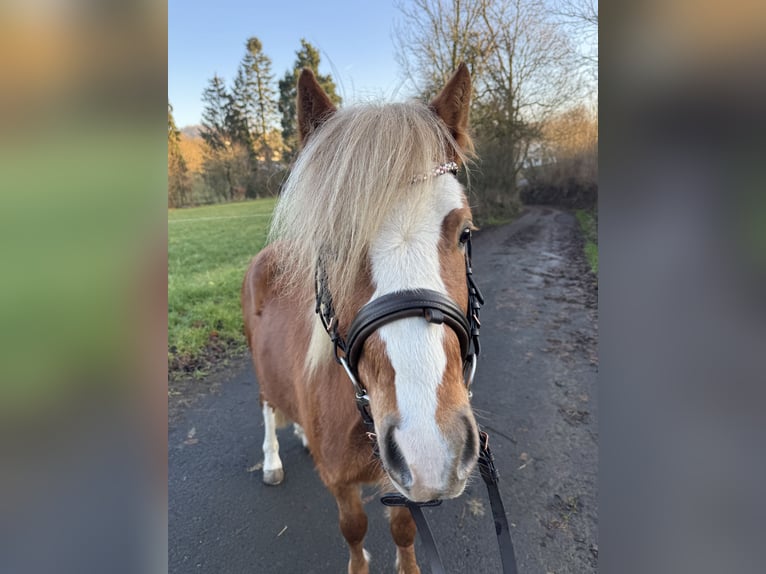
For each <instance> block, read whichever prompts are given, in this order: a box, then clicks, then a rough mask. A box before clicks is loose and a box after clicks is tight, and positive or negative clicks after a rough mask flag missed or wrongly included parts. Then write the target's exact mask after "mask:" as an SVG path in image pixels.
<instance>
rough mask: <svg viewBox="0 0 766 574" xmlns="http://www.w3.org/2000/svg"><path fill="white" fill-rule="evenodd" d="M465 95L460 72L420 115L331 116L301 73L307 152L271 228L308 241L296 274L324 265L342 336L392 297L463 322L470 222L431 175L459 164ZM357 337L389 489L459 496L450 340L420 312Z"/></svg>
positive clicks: (467, 457)
mask: <svg viewBox="0 0 766 574" xmlns="http://www.w3.org/2000/svg"><path fill="white" fill-rule="evenodd" d="M470 95H471V79H470V75H469V73H468V70H467V68H466V67H465V66H464V65H461V66H460V68H459V69H458V70H457V72H456V73H455V75H454V76H453V77H452V78H451V79H450V80H449V82H448V83H447V85H446V86H445V87H444V89H443V90H442V92H441V93H440V94H439V95H438V96H437V97H436V98H435V99H434V100H433V101H432V102H431V104H430V105H429V106H425V105H422V104H414V103H408V104H389V105H383V106H359V107H356V108H350V109H341V110H339V111H336V110H335V108H334V106H333V105H332V103H331V101H330V99H329V98H328V97H327V95H326V94H325V93H324V92H323V91H322V90H321V88H320V87H319V85H318V84H317V82H316V80H315V78H314V76H313V74H311V73H310V72H309V71H306V70H304V72H303V74H302V75H301V77H300V80H299V83H298V108H297V109H298V120H299V128H300V136H301V140H302V142H303V143H304V150H303V152H302V153H301V155H300V156H299V158H298V161H297V163H296V166H295V168H294V170H293V175H292V176H291V181H288V184H287V186H286V190H285V193H284V195H285V196H287V197H283V203H284V205H285V207H280V209H279V210H278V212H277V221H278V225H281V228H282V229H286V228H288V227H300V228H301V229H300V232H301V233H304V234H307V235H308V236H309V237H311V240H310V241H309V243H312V244H313V246H314V247H313V249H314V250H313V251H312V250H311V249H309V250H308V251H306V250H305V249H301V248H299V249H297V251H296V253H295V256H296V257H298V258H299V259H301V258H302V261H303V263H301V264H300V265H304V266H305V265H311V266H312V267H313V265H314V264H315V262H316V261H317V260H319V261H322V267H323V269H322V272H323V273H325V274H326V276H327V289H328V291H329V292H330V294H331V295H332V300H333V307H334V312H335V315H336V317H337V325H338V333H339V334H340V335H341V336H342V337H347V336H348V335H349V329H350V327H351V325H352V323H353V321H354V318H355V317H356V316H357V314H358V313H359V311H360V309H362V308H363V307H364V306H365V305H367V304H369V303H372V302H374V301H376V300H378V299H379V298H381V297H383V296H385V295H388V294H392V293H401V292H410V293H411V292H412V291H413V290H428V291H430V292H436V293H438V294H440V295H442V296H444V297H447V298H449V299H450V300H451V301H453V302H454V303H455V304H456V305H457V307H459V309H460V313H462V314H463V315H465V314H466V313H467V311H468V288H467V284H466V253H465V250H466V241H467V239H468V238H469V237H470V232H471V229H472V228H473V223H472V221H471V211H470V209H469V207H468V204H467V201H466V197H465V194H464V190H463V187H462V185H461V184H460V183H459V182H458V180H457V179H456V177H455V176H454V174H453V173H449V172H448V168H447V169H445V168H444V167H442V168H441V169H440V166H445V165H449V163H448V162H456V163H462V162H463V161H464V159H465V155H466V154H467V153H470V151H471V141H470V138H469V137H468V135H467V123H468V110H469V103H470ZM443 172H446V173H443ZM291 194H292V196H291ZM299 196H300V199H298V197H299ZM312 196H313V197H312ZM307 212H309V213H310V216H311V218H312V219H311V220H309V217H307ZM296 213H299V215H296ZM291 214H292V215H291ZM309 228H310V229H309ZM304 243H305V242H304ZM304 252H305V253H304ZM312 257H314V261H311V258H312ZM296 261H297V260H296ZM309 262H311V263H309ZM303 272H304V273H305V267H304V269H303ZM367 335H368V336H365V339H364V342H363V345H362V347H361V352H360V354H359V358H358V362H357V364H356V365H355V366H354V370H355V371H356V374H357V375H358V378H359V381H360V383H361V385H363V386H364V388H365V389H366V390H367V392H368V394H369V398H370V408H371V413H372V417H373V419H374V421H375V434H376V436H377V441H378V446H379V450H380V456H381V460H382V462H383V466H384V468H385V469H386V471H387V473H388V475H389V477H390V479H391V481H392V482H393V484H394V486H395V487H396V488H397V489H398V490H399V491H400V492H402V494H404V495H405V496H407V497H408V498H410V499H412V500H415V501H425V500H430V499H434V498H452V497H456V496H458V495H460V494H461V493H462V491H463V489H464V488H465V483H466V479H467V478H468V476H469V474H470V473H471V471H472V470H473V468H474V466H475V464H476V460H477V457H478V450H479V448H478V447H479V445H478V440H479V439H478V431H477V426H476V421H475V420H474V416H473V412H472V410H471V407H470V404H469V395H468V391H467V388H466V386H465V383H464V358H465V357H464V353H463V351H464V349H463V350H461V342H460V338H459V337H458V334H457V330H456V329H455V328H454V327H451V326H449V324H448V322H443V323H440V322H439V320H438V319H437V320H432V321H428V320H426V319H425V318H424V317H423V315H421V316H409V317H404V318H396V320H393V321H390V322H385V324H382V325H380V326H376V328H375V329H374V330H373V331H372V332H371V333H368V334H367ZM317 337H319V338H321V340H322V341H327V340H329V338H328V337H327V334H326V333H325V332H324V331H323V330H321V329H320V330H317V331H316V332H315V333H314V336H313V342H312V349H316V346H317V344H316V343H317V342H316V338H317ZM464 342H465V341H464ZM463 346H465V345H463ZM312 352H313V351H312ZM324 353H325V356H326V355H327V350H326V349H325V350H324ZM311 360H312V359H311V358H310V361H309V362H311ZM343 384H344V385H346V384H348V381H346V380H344V381H343ZM347 388H348V391H345V390H344V391H343V392H344V393H346V392H347V393H348V395H347V396H348V400H349V401H351V400H353V393H352V392H351V388H352V387H351V385H350V384H348V387H347ZM339 400H345V399H339Z"/></svg>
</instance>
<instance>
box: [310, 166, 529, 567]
mask: <svg viewBox="0 0 766 574" xmlns="http://www.w3.org/2000/svg"><path fill="white" fill-rule="evenodd" d="M456 170H457V165H456V164H454V163H451V164H442V165H441V166H439V167H438V168H436V169H435V170H434V171H433V172H432V174H430V175H429V176H428V177H435V176H439V175H442V174H443V173H447V172H451V173H453V174H455V173H456ZM416 181H421V180H419V179H414V180H413V182H416ZM464 249H465V276H466V284H467V287H468V308H467V311H465V312H464V311H463V310H462V309H461V308H460V306H459V305H458V304H457V303H456V302H455V301H454V300H453V299H452V298H451V297H449V296H447V295H444V294H442V293H439V292H438V291H434V290H431V289H413V290H404V291H397V292H394V293H388V294H386V295H382V296H380V297H377V298H375V299H373V300H372V301H370V302H369V303H367V304H366V305H364V306H363V307H362V308H361V309H360V310H359V312H358V313H357V314H356V316H355V317H354V319H353V320H352V322H351V325H350V326H349V328H348V332H347V334H346V337H345V338H344V337H343V336H342V335H341V333H340V331H339V328H338V318H337V316H336V314H335V309H334V307H333V302H332V295H331V294H330V290H329V288H328V285H327V276H326V273H325V270H324V267H323V265H322V262H321V260H320V261H317V267H316V273H315V281H314V283H315V289H316V309H315V310H316V313H317V314H318V315H319V318H320V320H321V321H322V325H323V326H324V328H325V330H326V331H327V333H328V335H329V336H330V339H331V340H332V343H333V348H334V352H335V360H336V361H337V362H338V363H340V365H341V366H342V367H343V369H344V370H345V371H346V374H347V375H348V377H349V379H350V380H351V384H352V385H353V387H354V394H355V396H356V406H357V408H358V409H359V414H360V415H361V417H362V422H363V423H364V426H365V428H366V430H367V435H368V437H369V438H370V439H371V441H372V444H373V452H374V453H375V456H376V457H377V456H379V453H378V442H377V440H376V437H375V423H374V421H373V419H372V412H371V411H370V397H369V396H368V394H367V390H366V389H365V387H364V385H363V384H362V383H361V382H360V380H359V370H358V368H359V360H360V358H361V356H362V353H363V350H364V343H365V341H366V340H367V339H368V338H369V337H370V336H371V335H372V334H373V333H375V331H377V330H378V329H380V328H381V327H382V326H384V325H387V324H389V323H392V322H394V321H398V320H399V319H405V318H409V317H423V318H424V319H425V320H426V321H428V322H429V323H432V324H436V325H441V324H444V325H447V326H448V327H450V328H451V329H452V330H453V332H454V333H455V335H457V338H458V341H459V342H460V353H461V356H462V359H463V378H464V381H465V385H466V388H467V389H468V395H469V398H470V396H471V385H472V384H473V378H474V375H475V374H476V364H477V359H478V356H479V353H480V352H481V347H480V345H479V328H480V327H481V322H480V321H479V310H480V309H481V307H482V305H483V304H484V297H483V296H482V294H481V292H480V291H479V288H478V287H477V286H476V283H475V282H474V280H473V269H472V268H471V235H470V232H469V234H468V237H467V239H466V241H465V243H464ZM479 435H480V437H479V438H480V440H479V443H480V445H479V461H478V467H479V472H480V474H481V477H482V479H483V480H484V484H485V485H486V487H487V492H488V495H489V501H490V507H491V509H492V517H493V519H494V522H495V533H496V534H497V540H498V545H499V546H500V557H501V560H502V564H503V572H504V573H505V574H516V572H517V569H516V558H515V555H514V551H513V544H512V543H511V536H510V528H509V527H508V518H507V516H506V514H505V508H504V506H503V502H502V499H501V498H500V490H499V489H498V486H497V484H498V480H499V475H498V473H497V469H496V468H495V464H494V457H493V456H492V453H491V451H490V450H489V436H488V435H487V433H485V432H484V431H479ZM381 502H382V503H383V504H385V505H386V506H406V507H407V508H409V510H410V513H411V514H412V516H413V518H414V520H415V524H416V526H417V529H418V532H420V535H421V541H422V542H423V546H424V549H425V551H426V554H427V555H428V558H429V562H430V563H431V571H432V573H433V574H441V573H444V572H445V570H444V566H443V565H442V561H441V558H440V556H439V551H438V549H437V547H436V543H435V542H434V540H433V536H432V535H431V531H430V528H429V526H428V521H427V520H426V517H425V515H424V514H423V512H422V510H421V507H422V506H437V505H439V504H441V501H440V500H434V501H429V502H425V503H416V502H413V501H411V500H408V499H406V498H405V497H403V496H400V495H397V494H387V495H385V496H383V497H382V498H381Z"/></svg>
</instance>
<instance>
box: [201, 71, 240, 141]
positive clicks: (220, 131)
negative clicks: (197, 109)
mask: <svg viewBox="0 0 766 574" xmlns="http://www.w3.org/2000/svg"><path fill="white" fill-rule="evenodd" d="M202 101H203V102H205V107H204V109H203V110H202V130H200V135H201V136H202V139H203V140H205V143H206V144H207V145H208V147H209V148H210V150H211V151H214V152H215V151H221V150H223V149H225V148H226V146H227V145H228V146H230V145H231V144H232V141H231V140H232V134H231V133H230V130H229V129H228V128H229V120H230V117H231V113H230V108H231V97H230V95H229V93H228V92H227V91H226V86H225V85H224V82H223V78H221V77H220V76H219V75H217V74H215V75H213V77H212V78H211V79H210V80H208V86H207V87H206V88H205V91H204V92H202Z"/></svg>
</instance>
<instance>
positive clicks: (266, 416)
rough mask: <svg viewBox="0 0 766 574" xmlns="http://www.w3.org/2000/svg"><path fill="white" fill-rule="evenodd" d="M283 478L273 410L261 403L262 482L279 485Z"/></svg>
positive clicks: (283, 472)
mask: <svg viewBox="0 0 766 574" xmlns="http://www.w3.org/2000/svg"><path fill="white" fill-rule="evenodd" d="M284 478H285V471H284V469H283V468H282V459H280V458H279V441H277V417H276V414H275V412H274V409H273V408H271V405H269V403H267V402H266V401H264V402H263V482H265V483H266V484H272V485H275V484H279V483H280V482H282V480H284Z"/></svg>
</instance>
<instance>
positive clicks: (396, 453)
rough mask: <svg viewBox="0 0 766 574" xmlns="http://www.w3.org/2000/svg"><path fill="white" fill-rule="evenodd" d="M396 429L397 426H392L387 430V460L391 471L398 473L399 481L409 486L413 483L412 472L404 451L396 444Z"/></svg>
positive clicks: (385, 444) (385, 451)
mask: <svg viewBox="0 0 766 574" xmlns="http://www.w3.org/2000/svg"><path fill="white" fill-rule="evenodd" d="M395 430H396V426H391V427H389V429H388V432H386V439H385V441H384V443H383V448H384V456H385V461H386V463H387V466H388V469H389V471H390V472H392V473H394V474H395V475H397V476H396V478H397V482H399V483H401V484H402V486H408V485H410V484H411V483H412V474H411V473H410V469H409V468H408V467H407V462H406V461H405V460H404V456H403V455H402V451H400V450H399V446H398V445H397V444H396V439H395V438H394V431H395Z"/></svg>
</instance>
